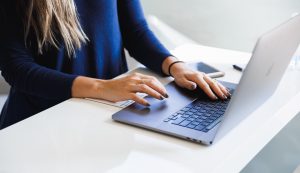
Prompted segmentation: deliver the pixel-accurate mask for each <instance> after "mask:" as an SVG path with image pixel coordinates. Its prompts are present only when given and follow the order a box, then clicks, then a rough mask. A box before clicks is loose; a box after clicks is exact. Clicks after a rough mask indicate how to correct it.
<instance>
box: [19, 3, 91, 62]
mask: <svg viewBox="0 0 300 173" xmlns="http://www.w3.org/2000/svg"><path fill="white" fill-rule="evenodd" d="M21 1H22V0H21ZM24 17H25V18H24V24H25V41H26V40H27V39H28V35H29V33H30V32H32V31H33V33H34V35H35V37H36V39H37V46H38V52H39V53H40V54H42V53H43V49H45V48H47V47H48V46H49V45H51V46H54V47H56V48H59V46H60V44H61V43H59V41H58V38H57V37H60V40H62V41H63V43H64V46H65V48H66V52H67V54H68V56H72V55H74V53H75V51H76V49H80V48H81V46H82V44H83V43H86V41H88V38H87V36H86V34H85V33H84V31H83V30H82V28H81V26H80V23H79V18H78V13H77V10H76V5H75V3H74V0H27V3H26V5H25V16H24Z"/></svg>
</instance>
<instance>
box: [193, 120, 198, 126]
mask: <svg viewBox="0 0 300 173" xmlns="http://www.w3.org/2000/svg"><path fill="white" fill-rule="evenodd" d="M191 124H193V125H195V126H198V125H199V124H200V122H197V121H193V122H192V123H191Z"/></svg>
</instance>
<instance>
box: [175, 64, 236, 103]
mask: <svg viewBox="0 0 300 173" xmlns="http://www.w3.org/2000/svg"><path fill="white" fill-rule="evenodd" d="M170 73H171V74H170V75H172V76H173V77H174V79H175V82H176V84H177V85H179V86H181V87H183V88H187V89H189V90H195V89H196V88H197V86H198V87H199V88H201V89H202V90H203V91H204V92H205V93H206V94H207V95H208V96H209V97H210V98H211V99H212V100H217V99H218V98H220V99H227V98H229V97H230V96H231V94H230V93H229V91H228V90H227V88H226V87H224V86H223V85H222V84H220V83H219V82H218V81H217V80H215V79H212V78H210V77H209V76H207V75H206V74H205V73H202V72H199V71H196V70H191V69H190V68H189V67H188V66H186V64H185V63H176V64H174V65H172V67H171V69H170Z"/></svg>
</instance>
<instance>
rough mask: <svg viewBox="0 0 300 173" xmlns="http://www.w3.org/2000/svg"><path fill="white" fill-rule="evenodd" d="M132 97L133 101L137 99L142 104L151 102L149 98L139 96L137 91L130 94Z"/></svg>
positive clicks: (146, 104) (147, 104)
mask: <svg viewBox="0 0 300 173" xmlns="http://www.w3.org/2000/svg"><path fill="white" fill-rule="evenodd" d="M130 99H131V100H133V101H135V102H136V103H139V104H141V105H144V106H150V104H149V102H148V101H147V100H145V99H143V98H142V97H139V96H138V95H136V94H135V93H132V94H131V95H130Z"/></svg>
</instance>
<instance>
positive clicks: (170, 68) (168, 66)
mask: <svg viewBox="0 0 300 173" xmlns="http://www.w3.org/2000/svg"><path fill="white" fill-rule="evenodd" d="M183 67H185V63H183V61H179V60H178V59H177V58H175V57H173V56H170V57H168V58H166V59H165V61H164V62H163V65H162V69H163V72H164V74H166V75H168V76H173V77H174V76H175V74H176V72H177V71H178V70H179V71H180V70H182V68H183Z"/></svg>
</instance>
